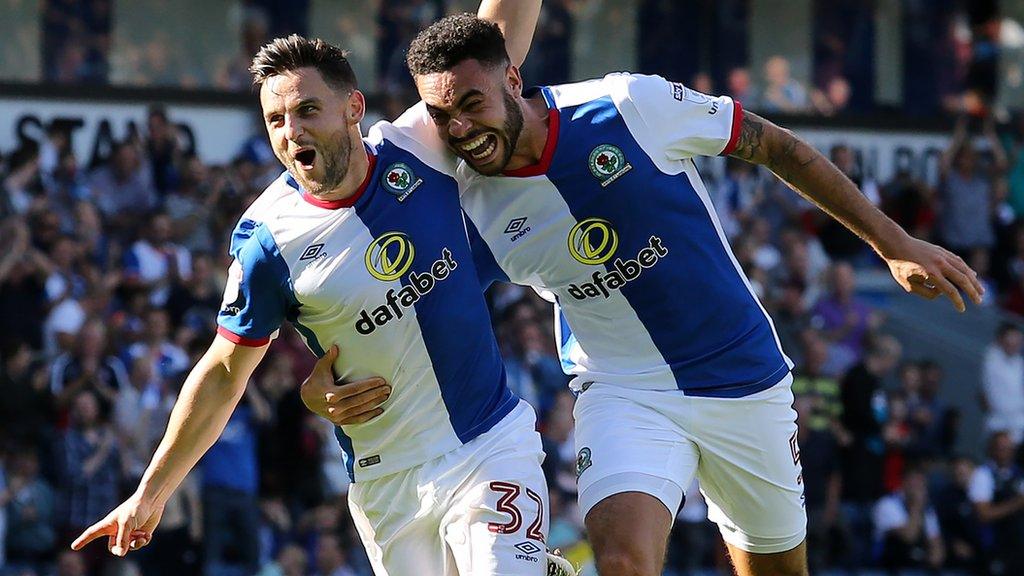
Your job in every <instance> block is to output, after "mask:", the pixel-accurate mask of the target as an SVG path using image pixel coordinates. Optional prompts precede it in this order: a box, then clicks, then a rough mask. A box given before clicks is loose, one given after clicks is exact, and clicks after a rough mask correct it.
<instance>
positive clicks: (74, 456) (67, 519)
mask: <svg viewBox="0 0 1024 576" xmlns="http://www.w3.org/2000/svg"><path fill="white" fill-rule="evenodd" d="M70 420H71V425H70V427H69V428H68V429H67V430H65V431H64V433H63V434H61V437H60V440H59V442H60V443H59V445H58V448H57V454H58V461H57V476H56V478H57V484H56V488H57V524H56V525H57V527H58V537H59V538H60V540H61V541H62V542H69V541H70V540H71V539H72V538H74V537H75V536H76V535H78V534H80V533H81V531H82V530H84V529H85V528H87V527H88V526H89V525H91V524H92V523H93V522H94V519H95V518H102V517H103V516H104V515H106V514H107V513H108V512H110V510H112V509H113V508H114V506H115V505H116V504H117V497H118V490H119V487H120V481H121V475H120V470H121V467H120V456H121V455H120V447H119V446H118V439H117V435H116V434H115V432H114V430H113V428H112V427H111V426H110V424H108V423H107V422H105V421H103V419H102V417H101V415H100V405H99V401H98V400H97V398H96V394H95V393H93V392H91V391H89V390H82V391H80V392H79V393H78V395H77V396H75V398H74V401H73V403H72V406H71V415H70ZM90 558H91V559H93V560H94V561H97V560H100V559H101V558H104V553H103V551H102V550H96V551H95V552H93V553H92V554H91V556H90Z"/></svg>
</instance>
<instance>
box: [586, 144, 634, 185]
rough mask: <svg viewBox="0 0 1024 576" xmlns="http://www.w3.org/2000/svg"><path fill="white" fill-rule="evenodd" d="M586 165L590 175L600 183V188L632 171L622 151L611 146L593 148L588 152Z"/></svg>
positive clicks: (631, 166)
mask: <svg viewBox="0 0 1024 576" xmlns="http://www.w3.org/2000/svg"><path fill="white" fill-rule="evenodd" d="M588 163H589V164H590V173H591V174H593V175H594V177H595V178H597V179H598V180H600V181H601V187H602V188H603V187H605V186H608V185H609V184H611V183H612V182H615V181H616V180H618V179H619V178H621V177H622V176H623V175H624V174H625V173H626V172H629V171H630V170H632V169H633V165H632V164H630V163H629V162H626V155H625V154H623V153H622V149H621V148H619V147H618V146H614V145H612V144H601V145H600V146H598V147H597V148H594V149H593V150H592V151H591V152H590V158H589V159H588Z"/></svg>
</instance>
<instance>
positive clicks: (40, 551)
mask: <svg viewBox="0 0 1024 576" xmlns="http://www.w3.org/2000/svg"><path fill="white" fill-rule="evenodd" d="M10 463H11V466H10V467H9V468H8V469H7V486H6V488H5V489H3V490H0V508H6V510H7V538H6V546H7V551H6V555H7V564H8V566H9V567H10V568H11V569H12V570H14V571H18V570H35V571H37V572H42V570H43V567H44V565H45V564H46V562H47V561H48V560H49V559H50V557H51V555H52V552H53V548H54V545H55V544H56V543H57V534H56V532H55V530H54V495H53V489H52V488H51V487H50V485H49V484H48V483H47V482H46V480H44V479H43V478H42V477H41V476H40V475H39V456H38V455H37V454H36V451H35V448H33V447H31V446H29V447H21V448H18V449H16V450H15V452H14V454H13V456H12V457H11V459H10ZM3 565H4V564H3V563H0V566H3Z"/></svg>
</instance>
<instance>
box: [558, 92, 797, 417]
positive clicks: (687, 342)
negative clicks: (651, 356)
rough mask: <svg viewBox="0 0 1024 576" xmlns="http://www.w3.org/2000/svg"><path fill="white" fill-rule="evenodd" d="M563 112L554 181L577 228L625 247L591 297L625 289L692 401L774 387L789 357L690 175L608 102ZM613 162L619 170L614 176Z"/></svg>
mask: <svg viewBox="0 0 1024 576" xmlns="http://www.w3.org/2000/svg"><path fill="white" fill-rule="evenodd" d="M561 114H562V119H563V121H562V123H561V126H560V130H559V132H560V133H559V142H558V147H557V150H556V152H555V156H554V158H553V160H552V164H551V168H550V169H549V170H548V172H547V176H548V178H549V179H550V180H551V182H552V183H553V184H554V185H555V186H556V187H557V188H558V191H559V193H560V194H561V195H562V197H563V198H564V200H565V202H566V204H567V205H568V206H569V210H570V211H571V212H572V214H573V216H574V217H575V218H576V219H577V220H578V221H581V222H582V221H583V220H586V219H594V218H598V219H602V220H604V221H605V223H604V224H603V225H607V227H608V228H610V229H611V230H612V231H613V232H612V233H611V235H610V237H609V238H608V241H609V242H612V241H614V242H617V247H615V246H612V248H611V249H612V250H614V255H613V256H612V257H610V258H609V259H607V260H606V261H604V262H603V263H602V264H601V267H603V268H604V273H601V272H595V275H594V277H593V284H594V288H593V290H594V291H596V292H599V291H600V290H610V289H618V290H621V293H622V294H623V295H624V296H625V298H626V299H627V301H628V302H629V304H630V306H631V307H632V308H633V310H634V312H635V313H636V315H637V317H638V318H639V320H640V321H641V322H642V323H643V325H644V327H645V328H646V329H647V331H648V332H649V333H650V336H651V339H652V340H653V342H654V344H655V346H656V347H657V348H658V350H659V352H660V353H661V354H662V356H663V357H664V359H665V361H666V363H667V364H668V365H669V366H670V368H671V370H672V373H673V374H674V376H675V379H676V383H677V385H678V386H679V388H680V389H683V390H685V391H686V392H687V393H688V394H693V395H709V396H721V397H732V396H744V395H747V394H750V393H753V392H755V391H757V390H759V389H763V388H767V387H769V386H771V385H773V384H775V383H776V382H777V381H778V380H779V379H781V378H782V377H783V376H784V375H785V373H786V371H787V370H788V365H787V363H786V360H785V358H784V356H783V355H782V352H781V350H780V348H779V346H778V343H777V341H776V339H775V335H774V332H773V330H772V328H771V325H770V323H769V320H768V318H767V316H766V315H765V314H764V312H763V311H762V309H761V308H760V305H759V304H758V303H757V302H756V299H755V298H754V296H753V294H752V293H751V292H750V290H749V288H748V287H747V285H746V283H745V282H744V279H743V277H742V276H741V275H740V273H739V271H737V270H736V267H735V265H734V263H733V261H732V259H731V257H730V255H729V253H728V251H727V248H726V246H725V244H724V243H723V240H722V238H721V237H720V236H719V234H718V231H717V229H716V228H715V224H714V221H713V220H712V217H711V215H710V214H709V211H708V210H709V207H707V206H706V205H705V204H704V202H703V201H702V199H701V197H700V196H699V195H698V193H697V192H696V190H695V189H694V187H693V184H691V182H690V180H689V178H688V177H687V175H686V173H680V174H675V175H671V174H666V173H664V172H662V171H661V170H659V169H658V167H657V166H656V165H655V164H654V163H653V162H652V161H651V159H650V158H649V157H648V156H647V155H646V153H645V152H644V150H643V149H642V148H641V147H640V146H639V144H637V142H636V140H635V139H634V138H633V136H632V135H631V133H630V132H629V129H628V128H627V126H626V124H625V122H624V120H623V119H622V117H621V116H620V115H619V113H618V110H617V109H616V107H615V105H614V104H613V102H612V100H611V98H610V97H603V98H599V99H596V100H593V101H590V102H587V103H585V104H582V105H579V106H577V107H573V108H565V109H562V110H561ZM566 120H569V121H566ZM607 163H614V167H615V169H616V170H617V171H616V172H615V173H614V175H613V176H612V177H610V178H608V177H607V176H606V175H605V174H603V173H602V172H601V170H602V169H607V167H606V166H605V165H604V164H607ZM588 167H589V169H588ZM591 249H594V250H596V251H600V250H599V247H585V250H591ZM595 268H597V266H595ZM579 296H580V297H581V298H588V297H601V294H600V293H597V294H593V293H591V294H586V295H584V294H583V293H582V292H579ZM738 303H741V304H742V305H737V304H738ZM684 319H685V322H684ZM608 330H610V331H614V330H615V327H614V326H609V327H608ZM563 338H564V336H563ZM569 338H571V335H570V336H569ZM562 344H563V346H565V345H566V344H569V343H568V342H563V343H562ZM737 346H739V347H740V349H741V350H742V351H743V352H742V357H743V358H744V362H743V363H742V365H738V363H737V362H736V354H735V351H736V349H737Z"/></svg>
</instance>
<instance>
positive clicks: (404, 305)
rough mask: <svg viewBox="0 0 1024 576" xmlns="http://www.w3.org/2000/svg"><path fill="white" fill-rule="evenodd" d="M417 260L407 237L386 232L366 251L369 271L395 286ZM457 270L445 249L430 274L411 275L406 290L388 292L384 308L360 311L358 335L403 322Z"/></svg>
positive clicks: (450, 253) (398, 233)
mask: <svg viewBox="0 0 1024 576" xmlns="http://www.w3.org/2000/svg"><path fill="white" fill-rule="evenodd" d="M415 256H416V248H415V247H413V244H412V240H411V239H410V238H409V236H408V235H406V234H404V233H402V232H385V233H384V234H381V235H380V236H378V237H377V238H375V239H374V240H373V242H370V245H369V246H368V247H367V248H366V256H365V258H364V260H365V263H366V271H367V272H369V273H370V275H371V276H373V277H374V278H376V279H377V280H380V281H381V282H393V281H395V280H398V279H400V278H402V277H403V276H404V275H405V274H406V272H409V269H410V268H412V264H413V259H414V258H415ZM458 267H459V264H458V262H456V261H455V258H454V257H453V256H452V251H451V250H449V249H448V248H447V247H445V248H442V249H441V257H440V258H438V259H437V260H435V261H434V263H433V264H431V265H430V268H429V269H428V270H426V271H425V272H422V273H417V272H411V273H409V276H408V278H407V279H406V282H405V283H406V286H403V287H401V288H399V289H395V288H389V289H388V291H387V292H386V293H385V294H384V303H383V304H381V305H380V306H377V307H375V308H364V309H362V310H360V311H359V318H358V319H357V320H356V331H357V332H359V333H360V334H363V335H369V334H371V333H373V331H374V330H376V329H377V328H378V327H383V326H384V325H385V324H387V323H388V322H391V321H392V320H396V319H400V318H402V317H403V316H404V315H405V310H406V309H408V308H411V307H412V306H414V305H415V304H416V302H419V300H420V298H422V297H424V296H426V295H427V294H429V293H430V291H431V290H433V289H434V287H436V286H437V284H438V283H439V282H441V281H443V280H445V279H446V278H448V276H450V275H451V273H452V272H454V271H455V269H456V268H458Z"/></svg>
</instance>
